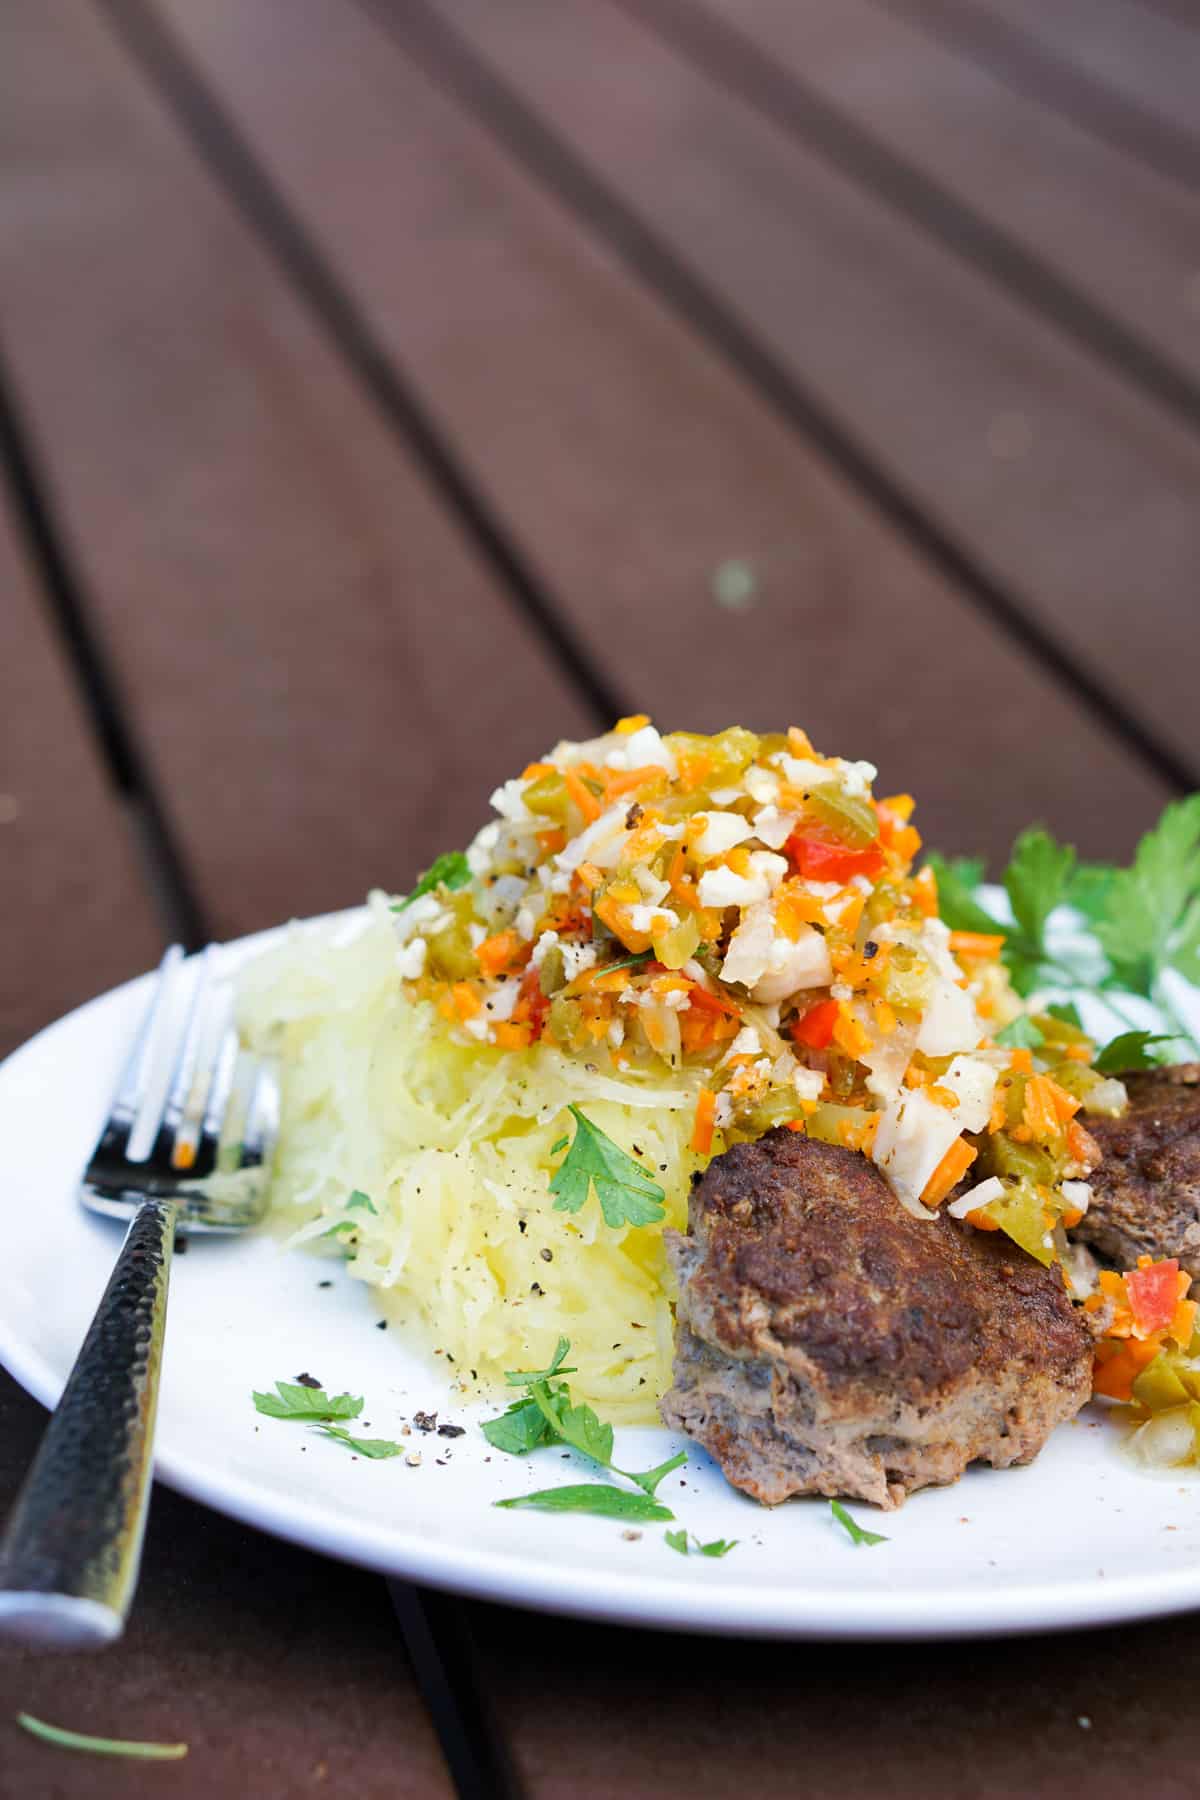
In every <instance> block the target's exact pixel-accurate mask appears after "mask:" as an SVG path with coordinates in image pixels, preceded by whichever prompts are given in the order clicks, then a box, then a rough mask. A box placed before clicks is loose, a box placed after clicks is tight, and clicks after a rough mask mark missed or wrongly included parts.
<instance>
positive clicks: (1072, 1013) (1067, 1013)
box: [1046, 1000, 1083, 1031]
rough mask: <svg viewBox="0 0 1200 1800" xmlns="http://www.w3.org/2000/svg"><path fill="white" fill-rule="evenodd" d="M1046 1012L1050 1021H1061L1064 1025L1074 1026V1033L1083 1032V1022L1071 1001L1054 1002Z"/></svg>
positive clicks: (1077, 1009)
mask: <svg viewBox="0 0 1200 1800" xmlns="http://www.w3.org/2000/svg"><path fill="white" fill-rule="evenodd" d="M1046 1011H1047V1013H1048V1014H1049V1015H1050V1017H1051V1018H1052V1019H1061V1020H1062V1022H1063V1024H1064V1025H1074V1027H1075V1029H1076V1031H1082V1030H1083V1020H1082V1019H1081V1018H1080V1016H1079V1008H1078V1007H1077V1006H1076V1004H1075V1002H1074V1001H1073V1000H1054V1001H1052V1002H1051V1004H1050V1005H1049V1006H1048V1007H1047V1008H1046Z"/></svg>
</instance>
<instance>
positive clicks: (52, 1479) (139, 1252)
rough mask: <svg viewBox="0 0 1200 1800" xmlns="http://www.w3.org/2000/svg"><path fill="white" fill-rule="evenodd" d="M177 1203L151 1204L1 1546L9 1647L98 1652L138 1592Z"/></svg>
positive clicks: (127, 1246)
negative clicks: (13, 1644) (93, 1650)
mask: <svg viewBox="0 0 1200 1800" xmlns="http://www.w3.org/2000/svg"><path fill="white" fill-rule="evenodd" d="M178 1210H179V1209H178V1204H177V1202H175V1201H173V1200H159V1199H152V1200H146V1201H144V1202H143V1204H142V1206H141V1207H140V1208H139V1210H138V1212H137V1213H136V1214H135V1216H134V1219H133V1223H132V1224H131V1225H130V1227H129V1231H128V1233H127V1235H126V1238H125V1242H124V1244H123V1245H122V1247H121V1254H120V1255H119V1257H118V1258H117V1264H116V1267H115V1268H114V1270H113V1272H112V1275H111V1277H110V1279H109V1283H108V1286H107V1287H106V1288H105V1290H104V1297H103V1299H102V1300H101V1302H100V1305H99V1306H98V1308H97V1309H96V1316H95V1318H94V1319H93V1320H92V1323H91V1326H90V1328H89V1330H88V1334H87V1337H86V1338H85V1339H84V1342H83V1348H82V1349H81V1350H80V1352H79V1355H78V1357H77V1358H76V1360H75V1367H74V1368H73V1369H72V1370H71V1374H70V1376H69V1378H68V1380H67V1385H66V1387H65V1388H64V1389H63V1393H62V1398H61V1399H60V1401H59V1403H58V1406H57V1408H56V1410H55V1412H54V1414H53V1416H52V1418H51V1420H50V1423H49V1424H48V1425H47V1427H46V1431H45V1434H44V1436H43V1438H42V1442H41V1445H40V1447H39V1449H38V1453H37V1455H36V1457H35V1458H34V1460H33V1464H32V1466H31V1468H30V1470H29V1473H28V1475H27V1476H26V1477H25V1482H24V1485H23V1487H22V1488H21V1491H20V1493H19V1494H18V1496H17V1500H16V1504H15V1505H14V1507H13V1510H12V1513H11V1515H10V1517H9V1520H8V1525H7V1528H6V1530H5V1533H4V1537H3V1539H2V1540H0V1638H5V1639H8V1640H9V1641H11V1642H15V1643H18V1644H23V1645H24V1646H25V1647H26V1648H28V1649H44V1650H87V1649H98V1648H100V1647H101V1646H102V1645H104V1644H110V1643H112V1642H113V1640H114V1639H115V1638H118V1637H120V1635H121V1632H122V1630H123V1629H124V1626H125V1616H126V1614H127V1612H128V1610H129V1605H130V1602H131V1600H132V1599H133V1593H134V1589H135V1587H136V1586H137V1577H138V1568H139V1565H140V1563H141V1556H142V1537H143V1535H144V1532H145V1527H146V1508H147V1504H148V1501H149V1498H150V1470H151V1463H152V1460H153V1457H152V1453H153V1448H154V1415H155V1411H156V1408H157V1405H158V1374H159V1368H160V1365H161V1363H162V1345H163V1328H164V1326H165V1324H166V1318H167V1280H168V1277H169V1275H170V1270H171V1252H172V1249H173V1247H174V1242H175V1222H176V1216H177V1213H178Z"/></svg>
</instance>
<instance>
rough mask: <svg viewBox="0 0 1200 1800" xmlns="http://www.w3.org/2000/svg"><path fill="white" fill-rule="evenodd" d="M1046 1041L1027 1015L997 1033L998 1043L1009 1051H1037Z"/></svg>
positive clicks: (1022, 1014)
mask: <svg viewBox="0 0 1200 1800" xmlns="http://www.w3.org/2000/svg"><path fill="white" fill-rule="evenodd" d="M1045 1041H1046V1039H1045V1036H1044V1034H1043V1033H1042V1032H1041V1031H1039V1030H1038V1028H1037V1026H1036V1025H1035V1024H1034V1022H1033V1020H1032V1019H1031V1018H1029V1017H1028V1015H1027V1014H1025V1013H1021V1014H1019V1016H1018V1017H1017V1018H1015V1019H1013V1021H1012V1022H1011V1024H1008V1025H1006V1026H1005V1027H1004V1028H1003V1030H1002V1031H998V1032H997V1033H996V1042H997V1043H998V1044H1003V1045H1004V1046H1005V1048H1006V1049H1008V1050H1037V1049H1038V1048H1039V1047H1040V1046H1041V1045H1042V1044H1044V1043H1045Z"/></svg>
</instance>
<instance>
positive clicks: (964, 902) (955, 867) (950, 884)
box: [926, 850, 1009, 935]
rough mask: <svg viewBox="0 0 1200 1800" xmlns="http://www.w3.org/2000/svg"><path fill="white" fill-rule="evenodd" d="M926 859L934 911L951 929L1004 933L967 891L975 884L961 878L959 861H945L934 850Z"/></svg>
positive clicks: (999, 923) (999, 924)
mask: <svg viewBox="0 0 1200 1800" xmlns="http://www.w3.org/2000/svg"><path fill="white" fill-rule="evenodd" d="M926 861H927V862H928V864H929V866H930V868H931V869H932V870H933V873H934V876H935V877H936V879H937V891H938V911H939V913H940V914H941V916H942V918H943V920H944V921H945V923H946V924H947V925H948V926H949V927H950V929H951V931H981V932H983V933H984V934H985V935H990V934H992V933H994V932H997V931H1001V932H1007V930H1008V929H1009V928H1008V926H1007V925H1003V924H1001V922H1000V920H999V919H994V918H993V917H992V915H991V913H990V912H987V911H986V910H985V909H984V908H983V907H982V906H980V904H979V902H978V900H976V898H975V896H974V894H973V893H972V891H971V890H972V888H973V887H974V885H975V884H974V883H973V882H969V881H967V880H966V879H965V878H964V876H963V874H962V873H961V870H962V863H961V862H959V863H955V862H952V861H948V860H947V858H946V857H944V856H939V855H938V853H937V851H936V850H933V851H931V852H930V853H929V855H928V857H927V858H926Z"/></svg>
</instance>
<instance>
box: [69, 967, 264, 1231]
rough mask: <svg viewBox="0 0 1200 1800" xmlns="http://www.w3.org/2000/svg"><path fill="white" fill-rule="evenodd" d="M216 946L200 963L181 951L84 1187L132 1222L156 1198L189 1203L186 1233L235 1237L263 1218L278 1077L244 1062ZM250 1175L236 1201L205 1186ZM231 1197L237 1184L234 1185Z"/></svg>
mask: <svg viewBox="0 0 1200 1800" xmlns="http://www.w3.org/2000/svg"><path fill="white" fill-rule="evenodd" d="M218 961H219V954H218V951H217V948H216V946H215V945H210V946H209V947H208V949H207V950H205V951H204V953H203V955H202V956H200V957H199V958H198V959H194V960H193V961H192V962H190V963H189V962H187V961H185V959H184V955H183V951H182V950H181V948H180V947H179V945H177V944H173V945H172V946H171V948H170V949H169V950H168V951H167V953H166V955H165V956H164V957H163V959H162V962H161V964H160V965H159V971H158V979H157V981H156V983H155V989H154V994H153V996H152V998H151V1001H150V1005H149V1007H148V1008H147V1011H146V1014H145V1017H144V1018H143V1020H142V1023H141V1026H140V1028H139V1030H138V1032H137V1034H136V1037H135V1039H134V1043H133V1047H132V1049H131V1051H130V1054H129V1058H128V1061H127V1062H126V1065H125V1069H124V1071H123V1073H122V1076H121V1079H120V1082H119V1083H118V1087H117V1093H116V1096H115V1098H114V1100H113V1104H112V1109H111V1111H110V1114H109V1117H108V1120H107V1122H106V1123H105V1126H104V1129H103V1131H102V1132H101V1134H100V1139H99V1141H98V1143H97V1145H96V1149H95V1151H94V1152H93V1155H92V1159H91V1162H90V1163H89V1165H88V1168H87V1171H86V1173H85V1176H84V1184H83V1198H84V1201H85V1203H86V1204H87V1205H89V1206H91V1207H93V1208H94V1209H95V1210H97V1211H101V1212H106V1213H116V1214H118V1215H119V1216H121V1217H127V1216H128V1215H129V1213H130V1212H131V1211H133V1210H135V1209H136V1206H137V1205H138V1203H139V1202H140V1201H141V1200H142V1199H144V1198H147V1197H148V1196H150V1195H155V1196H158V1197H171V1198H175V1199H178V1200H180V1201H181V1202H182V1208H181V1222H182V1223H184V1224H185V1225H189V1226H191V1227H193V1228H197V1229H202V1230H203V1229H208V1230H216V1231H221V1230H233V1229H237V1228H239V1227H240V1226H242V1225H245V1224H247V1223H251V1222H253V1221H252V1217H251V1216H250V1215H251V1214H257V1212H259V1211H261V1207H262V1203H263V1200H264V1197H265V1190H266V1180H265V1175H264V1176H263V1177H262V1178H261V1179H259V1180H255V1179H254V1178H253V1176H252V1175H251V1171H253V1170H256V1169H264V1168H265V1165H266V1164H268V1163H269V1161H270V1157H271V1153H272V1150H273V1147H274V1141H275V1136H276V1133H277V1129H278V1115H279V1100H278V1086H277V1081H276V1075H275V1071H274V1067H273V1065H272V1064H271V1063H270V1062H268V1061H267V1060H266V1059H262V1058H258V1057H254V1056H251V1055H250V1054H248V1053H247V1052H246V1051H244V1050H242V1049H241V1047H240V1045H239V1042H238V1036H237V1032H236V1030H235V1029H234V1027H233V1024H232V1021H231V996H230V991H229V987H228V984H227V983H224V982H221V981H220V980H219V978H218ZM218 1171H219V1172H220V1173H221V1174H222V1175H224V1174H226V1173H228V1174H231V1175H232V1174H236V1173H237V1172H238V1171H244V1172H245V1179H243V1180H241V1181H240V1182H238V1183H235V1184H233V1186H234V1190H235V1192H234V1195H233V1196H232V1197H230V1196H228V1195H227V1196H225V1197H224V1198H217V1197H215V1196H214V1195H213V1194H210V1193H208V1192H207V1191H205V1189H204V1187H203V1186H202V1184H203V1183H205V1182H206V1181H207V1179H208V1177H210V1176H212V1175H214V1174H215V1173H217V1172H218ZM227 1185H228V1184H227Z"/></svg>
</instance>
